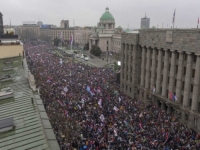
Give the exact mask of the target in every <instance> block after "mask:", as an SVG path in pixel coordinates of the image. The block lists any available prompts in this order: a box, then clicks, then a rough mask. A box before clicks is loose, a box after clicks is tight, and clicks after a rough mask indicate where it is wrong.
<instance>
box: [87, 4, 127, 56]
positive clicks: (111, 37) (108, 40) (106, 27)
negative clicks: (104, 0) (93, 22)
mask: <svg viewBox="0 0 200 150" xmlns="http://www.w3.org/2000/svg"><path fill="white" fill-rule="evenodd" d="M122 32H123V29H122V27H120V26H119V27H118V28H115V18H114V17H113V15H112V14H111V13H110V11H109V8H108V7H107V8H106V10H105V12H104V13H103V14H102V16H101V17H100V20H99V23H97V27H95V28H94V31H93V33H92V34H91V35H90V37H89V49H91V47H92V45H96V46H98V47H100V49H101V50H102V52H116V53H119V52H120V50H121V33H122Z"/></svg>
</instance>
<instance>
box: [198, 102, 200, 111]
mask: <svg viewBox="0 0 200 150" xmlns="http://www.w3.org/2000/svg"><path fill="white" fill-rule="evenodd" d="M198 111H199V112H200V102H199V106H198Z"/></svg>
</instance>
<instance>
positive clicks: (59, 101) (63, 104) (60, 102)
mask: <svg viewBox="0 0 200 150" xmlns="http://www.w3.org/2000/svg"><path fill="white" fill-rule="evenodd" d="M57 101H58V103H59V104H60V105H61V106H65V105H66V104H65V103H63V102H62V101H61V100H57Z"/></svg>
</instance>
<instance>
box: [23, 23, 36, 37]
mask: <svg viewBox="0 0 200 150" xmlns="http://www.w3.org/2000/svg"><path fill="white" fill-rule="evenodd" d="M19 35H20V36H21V38H23V39H37V38H38V37H39V36H40V26H39V25H37V24H23V25H21V26H19Z"/></svg>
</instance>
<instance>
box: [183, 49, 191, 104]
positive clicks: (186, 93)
mask: <svg viewBox="0 0 200 150" xmlns="http://www.w3.org/2000/svg"><path fill="white" fill-rule="evenodd" d="M187 55H188V56H187V65H186V75H185V87H184V93H183V96H184V97H183V106H184V107H188V106H189V98H190V97H189V96H190V87H191V70H192V55H191V53H187Z"/></svg>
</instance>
